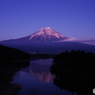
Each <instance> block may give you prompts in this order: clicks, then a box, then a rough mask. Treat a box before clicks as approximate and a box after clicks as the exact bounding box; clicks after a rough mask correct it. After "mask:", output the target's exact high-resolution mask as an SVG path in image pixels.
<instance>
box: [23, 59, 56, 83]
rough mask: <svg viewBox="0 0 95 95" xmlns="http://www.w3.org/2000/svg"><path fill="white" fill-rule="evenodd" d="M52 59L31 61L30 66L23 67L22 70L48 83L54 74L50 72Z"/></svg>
mask: <svg viewBox="0 0 95 95" xmlns="http://www.w3.org/2000/svg"><path fill="white" fill-rule="evenodd" d="M51 62H52V59H48V60H44V62H43V60H39V61H38V60H37V61H34V62H33V61H31V65H30V67H28V68H26V69H24V72H27V73H30V74H31V75H33V76H35V77H36V78H38V79H40V80H41V81H44V82H47V83H49V82H50V81H52V80H53V79H54V75H53V74H51V73H50V66H51V65H52V63H51Z"/></svg>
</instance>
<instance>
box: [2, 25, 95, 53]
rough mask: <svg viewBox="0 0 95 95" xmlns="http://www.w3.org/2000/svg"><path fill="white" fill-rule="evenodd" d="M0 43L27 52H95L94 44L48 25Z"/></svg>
mask: <svg viewBox="0 0 95 95" xmlns="http://www.w3.org/2000/svg"><path fill="white" fill-rule="evenodd" d="M0 44H2V45H5V46H8V47H12V48H16V49H19V50H22V51H25V52H28V53H37V54H38V53H40V54H41V53H49V54H52V53H53V54H58V53H60V52H64V51H66V50H68V51H71V50H85V51H86V52H94V53H95V45H88V44H86V43H84V42H83V41H79V40H77V39H75V38H68V37H66V36H64V35H62V34H60V33H58V32H57V31H55V30H53V29H52V28H50V27H45V28H42V29H40V30H38V31H37V32H35V33H33V34H31V35H28V36H25V37H22V38H18V39H10V40H5V41H0Z"/></svg>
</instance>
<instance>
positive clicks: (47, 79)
mask: <svg viewBox="0 0 95 95" xmlns="http://www.w3.org/2000/svg"><path fill="white" fill-rule="evenodd" d="M52 61H53V59H38V60H33V61H30V66H28V67H26V68H24V69H22V70H21V71H19V72H17V73H16V75H15V76H14V81H13V83H18V84H20V85H21V86H22V88H21V89H20V90H19V91H18V92H17V94H16V95H77V94H76V93H75V92H74V93H72V92H69V91H68V90H65V89H62V90H61V89H60V88H59V87H57V86H55V85H54V82H53V79H54V78H55V75H52V74H51V73H50V66H51V65H52V64H53V63H52Z"/></svg>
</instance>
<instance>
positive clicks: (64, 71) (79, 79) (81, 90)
mask: <svg viewBox="0 0 95 95" xmlns="http://www.w3.org/2000/svg"><path fill="white" fill-rule="evenodd" d="M53 61H54V64H53V65H52V66H51V68H50V71H51V73H52V74H54V75H55V78H54V80H53V82H54V84H55V85H56V86H57V87H59V88H60V89H66V90H68V91H71V92H76V93H77V95H93V93H92V91H93V89H94V88H95V76H94V74H95V54H94V53H91V52H88V53H85V52H84V51H80V50H78V51H75V50H72V51H71V52H68V51H66V52H62V53H60V54H58V55H56V56H55V57H54V58H53Z"/></svg>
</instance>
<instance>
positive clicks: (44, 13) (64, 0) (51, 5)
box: [0, 0, 95, 41]
mask: <svg viewBox="0 0 95 95" xmlns="http://www.w3.org/2000/svg"><path fill="white" fill-rule="evenodd" d="M44 27H51V28H52V29H54V30H56V31H57V32H59V33H61V34H63V35H65V36H67V37H69V38H72V37H74V38H76V39H95V0H0V41H1V40H7V39H16V38H20V37H24V36H28V35H30V34H32V33H34V32H36V31H38V30H39V29H41V28H44Z"/></svg>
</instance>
